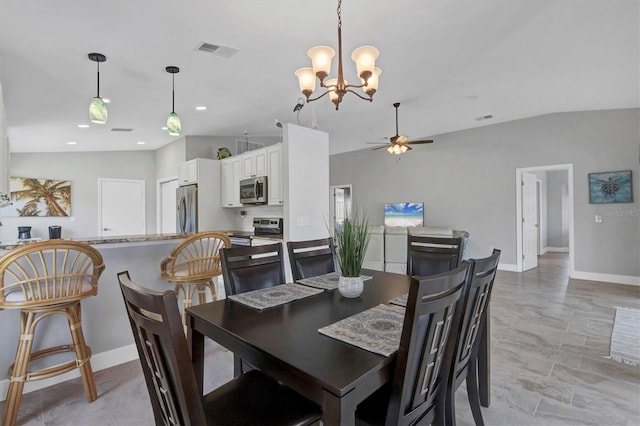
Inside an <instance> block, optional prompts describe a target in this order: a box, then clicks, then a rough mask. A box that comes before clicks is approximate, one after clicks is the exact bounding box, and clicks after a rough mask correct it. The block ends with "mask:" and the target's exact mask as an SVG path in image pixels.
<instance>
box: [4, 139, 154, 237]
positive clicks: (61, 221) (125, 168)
mask: <svg viewBox="0 0 640 426" xmlns="http://www.w3.org/2000/svg"><path fill="white" fill-rule="evenodd" d="M155 170H156V169H155V154H154V152H153V151H126V152H117V151H116V152H79V153H52V152H48V153H13V154H11V176H15V177H29V178H46V179H63V180H70V181H71V216H70V217H7V216H4V215H3V214H2V213H1V211H2V210H6V209H0V216H1V217H2V224H3V226H1V227H0V241H11V240H16V239H17V237H18V231H17V227H18V226H31V227H32V229H31V237H33V238H37V237H40V238H45V239H47V238H49V231H48V227H49V225H61V226H62V236H63V238H73V237H93V236H97V235H99V233H98V178H116V179H139V180H144V181H145V183H146V185H145V195H146V205H145V211H146V229H147V232H148V233H155V230H156V204H155V202H156V195H155V194H156V173H155Z"/></svg>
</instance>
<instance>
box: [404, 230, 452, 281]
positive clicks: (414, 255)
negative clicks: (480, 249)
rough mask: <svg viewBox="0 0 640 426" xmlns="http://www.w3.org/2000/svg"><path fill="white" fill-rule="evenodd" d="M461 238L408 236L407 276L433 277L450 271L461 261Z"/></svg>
mask: <svg viewBox="0 0 640 426" xmlns="http://www.w3.org/2000/svg"><path fill="white" fill-rule="evenodd" d="M462 249H463V244H462V238H460V237H452V238H442V237H429V236H418V235H409V237H408V238H407V274H408V275H419V276H427V275H435V274H441V273H443V272H447V271H451V270H452V269H455V268H457V267H458V265H459V264H460V262H461V261H462Z"/></svg>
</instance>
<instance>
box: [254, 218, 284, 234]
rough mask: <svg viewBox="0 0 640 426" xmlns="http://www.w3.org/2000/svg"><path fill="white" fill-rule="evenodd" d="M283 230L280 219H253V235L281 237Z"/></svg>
mask: <svg viewBox="0 0 640 426" xmlns="http://www.w3.org/2000/svg"><path fill="white" fill-rule="evenodd" d="M283 229H284V228H283V222H282V218H281V217H255V218H253V233H254V234H255V235H282V232H283Z"/></svg>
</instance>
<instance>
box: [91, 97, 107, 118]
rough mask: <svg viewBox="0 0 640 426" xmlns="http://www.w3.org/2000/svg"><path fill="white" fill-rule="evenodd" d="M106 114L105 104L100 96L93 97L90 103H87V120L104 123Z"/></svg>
mask: <svg viewBox="0 0 640 426" xmlns="http://www.w3.org/2000/svg"><path fill="white" fill-rule="evenodd" d="M108 116H109V114H108V111H107V104H105V103H104V101H103V100H102V98H99V97H95V98H93V99H92V100H91V104H89V120H91V122H92V123H97V124H105V123H106V122H107V118H108Z"/></svg>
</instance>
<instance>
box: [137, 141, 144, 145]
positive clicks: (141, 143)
mask: <svg viewBox="0 0 640 426" xmlns="http://www.w3.org/2000/svg"><path fill="white" fill-rule="evenodd" d="M136 143H137V144H138V145H144V141H138V142H136Z"/></svg>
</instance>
